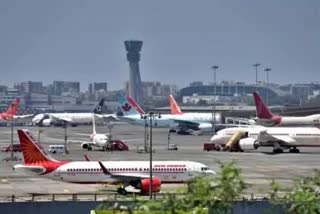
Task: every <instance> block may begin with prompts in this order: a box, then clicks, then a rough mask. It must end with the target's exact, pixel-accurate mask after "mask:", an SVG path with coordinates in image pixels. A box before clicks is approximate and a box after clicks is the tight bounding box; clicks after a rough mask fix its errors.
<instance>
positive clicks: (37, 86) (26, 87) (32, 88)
mask: <svg viewBox="0 0 320 214" xmlns="http://www.w3.org/2000/svg"><path fill="white" fill-rule="evenodd" d="M19 86H20V87H19V88H18V89H19V91H21V92H24V93H38V94H41V93H44V88H43V84H42V82H33V81H28V82H22V83H20V84H19Z"/></svg>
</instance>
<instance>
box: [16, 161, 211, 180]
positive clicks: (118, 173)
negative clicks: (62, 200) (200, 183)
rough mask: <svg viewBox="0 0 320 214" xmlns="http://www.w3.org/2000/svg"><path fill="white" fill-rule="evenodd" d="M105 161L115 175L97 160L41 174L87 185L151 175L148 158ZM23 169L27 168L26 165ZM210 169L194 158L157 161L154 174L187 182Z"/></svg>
mask: <svg viewBox="0 0 320 214" xmlns="http://www.w3.org/2000/svg"><path fill="white" fill-rule="evenodd" d="M102 163H103V165H104V166H105V167H106V169H107V170H108V171H109V172H110V174H112V175H106V174H104V173H103V171H102V169H101V167H100V166H99V163H98V162H97V161H74V162H68V163H65V164H63V165H62V166H59V167H58V168H57V169H55V170H54V171H52V172H49V173H39V174H43V175H45V176H46V177H48V178H51V179H55V180H61V181H65V182H70V183H86V184H91V183H92V184H93V183H120V182H121V183H123V182H126V181H130V180H132V177H135V178H137V179H141V178H149V173H150V172H149V166H150V165H149V162H148V161H103V162H102ZM16 168H19V167H16ZM21 168H22V169H23V166H21ZM208 171H210V170H209V169H208V167H207V166H206V165H204V164H201V163H197V162H191V161H154V162H153V177H157V178H159V179H160V180H161V183H183V182H186V181H189V180H190V179H191V178H193V177H194V176H196V175H200V174H202V173H203V174H205V173H208ZM210 172H212V173H214V172H213V171H210ZM126 179H127V180H126Z"/></svg>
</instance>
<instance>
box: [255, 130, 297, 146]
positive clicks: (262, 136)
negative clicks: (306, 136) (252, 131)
mask: <svg viewBox="0 0 320 214" xmlns="http://www.w3.org/2000/svg"><path fill="white" fill-rule="evenodd" d="M257 139H258V141H259V142H272V141H274V142H279V143H280V144H285V145H290V144H294V143H296V140H295V139H293V138H292V137H290V136H288V135H282V136H276V135H271V134H269V133H268V132H267V131H266V130H263V131H261V132H260V133H259V134H258V138H257Z"/></svg>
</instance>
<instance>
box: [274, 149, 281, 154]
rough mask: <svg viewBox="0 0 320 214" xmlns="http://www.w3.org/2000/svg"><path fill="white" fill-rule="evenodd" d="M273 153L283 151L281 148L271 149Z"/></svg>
mask: <svg viewBox="0 0 320 214" xmlns="http://www.w3.org/2000/svg"><path fill="white" fill-rule="evenodd" d="M273 153H275V154H280V153H283V150H282V149H273Z"/></svg>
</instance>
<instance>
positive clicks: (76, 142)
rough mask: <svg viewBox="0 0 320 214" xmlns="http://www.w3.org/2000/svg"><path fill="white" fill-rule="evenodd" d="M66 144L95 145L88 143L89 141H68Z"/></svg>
mask: <svg viewBox="0 0 320 214" xmlns="http://www.w3.org/2000/svg"><path fill="white" fill-rule="evenodd" d="M67 142H68V143H71V144H82V143H87V144H89V145H95V144H94V143H92V142H90V141H83V140H68V141H67Z"/></svg>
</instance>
